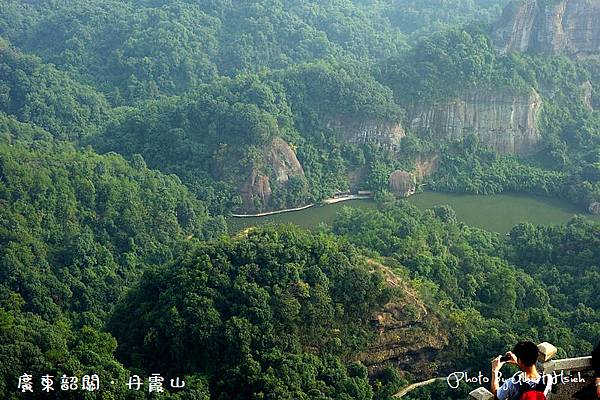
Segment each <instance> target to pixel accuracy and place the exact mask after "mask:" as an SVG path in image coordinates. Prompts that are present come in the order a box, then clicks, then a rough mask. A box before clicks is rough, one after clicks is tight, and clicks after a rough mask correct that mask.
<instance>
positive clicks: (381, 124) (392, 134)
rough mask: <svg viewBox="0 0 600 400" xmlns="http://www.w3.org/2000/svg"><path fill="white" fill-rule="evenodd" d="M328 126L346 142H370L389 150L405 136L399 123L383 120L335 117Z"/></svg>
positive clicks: (398, 144) (397, 144) (394, 148)
mask: <svg viewBox="0 0 600 400" xmlns="http://www.w3.org/2000/svg"><path fill="white" fill-rule="evenodd" d="M328 127H329V128H330V129H333V130H334V131H335V132H336V134H337V135H338V137H340V139H342V140H344V141H347V142H348V143H352V144H366V143H372V144H375V145H377V146H379V147H382V148H385V149H388V150H391V151H396V150H398V148H399V147H400V142H401V141H402V138H404V137H405V136H406V133H405V131H404V129H403V128H402V125H401V124H400V123H394V122H390V121H383V120H361V119H354V118H349V117H346V118H337V119H335V120H333V121H331V122H329V124H328Z"/></svg>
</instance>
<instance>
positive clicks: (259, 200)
mask: <svg viewBox="0 0 600 400" xmlns="http://www.w3.org/2000/svg"><path fill="white" fill-rule="evenodd" d="M295 176H301V177H304V170H303V169H302V165H300V162H299V161H298V158H297V157H296V153H294V151H293V150H292V148H291V147H290V146H289V145H288V144H287V143H286V142H285V141H284V140H283V139H281V138H275V139H273V141H272V142H271V146H269V147H268V148H267V149H265V152H264V158H262V159H260V160H257V162H256V163H255V165H253V167H252V169H251V171H250V174H249V176H248V178H247V179H246V180H245V181H244V182H243V183H242V185H241V187H240V193H241V195H242V202H243V203H242V208H243V209H244V211H249V212H254V211H257V210H265V209H269V207H270V202H271V195H272V193H273V191H272V185H273V184H277V185H279V186H285V185H286V184H287V183H288V181H289V180H290V178H292V177H295Z"/></svg>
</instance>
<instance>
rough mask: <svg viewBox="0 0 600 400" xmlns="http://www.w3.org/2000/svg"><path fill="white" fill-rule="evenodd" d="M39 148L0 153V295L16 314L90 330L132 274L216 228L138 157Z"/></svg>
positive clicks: (4, 148)
mask: <svg viewBox="0 0 600 400" xmlns="http://www.w3.org/2000/svg"><path fill="white" fill-rule="evenodd" d="M45 147H46V148H44V149H37V150H29V149H26V148H24V147H21V146H20V145H18V144H17V145H7V144H1V145H0V154H1V157H0V160H1V164H0V178H1V179H0V196H1V198H0V202H1V203H2V204H3V207H2V209H1V211H0V213H2V215H3V217H2V248H3V250H4V251H3V254H2V265H3V268H2V275H1V277H2V279H1V282H2V290H3V292H4V293H12V292H14V293H18V295H19V296H20V297H22V298H23V300H24V301H25V303H24V310H26V311H31V312H35V313H36V314H38V315H41V316H42V317H43V318H45V319H47V320H52V319H54V318H57V317H58V316H59V315H61V313H62V312H66V313H68V314H69V315H72V316H73V318H75V319H76V320H78V321H79V323H80V324H82V323H86V324H91V325H93V326H99V323H101V321H102V320H103V319H104V317H105V315H106V313H107V312H108V311H109V310H110V307H111V304H112V303H114V301H115V300H116V299H117V298H118V297H119V296H120V294H121V292H122V290H123V289H124V286H125V285H126V284H128V282H131V281H132V280H135V276H136V274H137V273H139V271H142V270H143V269H145V268H146V267H147V265H150V264H162V263H164V262H167V261H168V260H169V259H170V258H171V257H172V255H173V253H174V251H175V250H176V248H177V246H179V245H180V244H178V243H181V242H182V241H183V240H182V239H183V238H185V237H187V236H192V235H193V236H195V237H197V238H200V239H206V238H210V237H213V236H214V235H217V234H219V233H221V232H222V230H223V229H224V228H223V225H220V226H219V223H216V222H218V221H216V220H212V219H210V218H209V217H208V215H207V212H206V209H205V208H204V207H203V205H202V204H201V203H200V202H199V201H198V200H196V199H195V198H194V197H193V196H191V195H190V193H189V192H188V191H187V189H186V188H185V187H184V186H183V185H182V184H181V182H180V181H179V180H178V179H177V178H176V177H173V176H170V177H167V176H164V175H162V174H160V173H157V172H154V171H150V170H148V169H147V168H146V166H145V164H144V162H143V160H142V159H141V158H139V157H138V158H136V160H135V161H134V162H133V164H132V165H130V164H128V163H127V162H126V161H125V160H123V159H122V158H121V157H120V156H117V155H116V154H113V155H106V156H99V155H96V154H94V153H92V152H90V151H84V152H80V151H77V150H75V149H73V148H72V147H71V146H68V145H55V146H53V145H52V144H47V145H46V146H45ZM71 313H72V314H71Z"/></svg>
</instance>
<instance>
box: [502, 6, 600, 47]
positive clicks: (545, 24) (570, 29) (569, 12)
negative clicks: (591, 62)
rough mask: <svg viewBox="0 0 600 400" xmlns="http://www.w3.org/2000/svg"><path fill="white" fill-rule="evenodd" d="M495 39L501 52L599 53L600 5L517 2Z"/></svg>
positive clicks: (506, 13)
mask: <svg viewBox="0 0 600 400" xmlns="http://www.w3.org/2000/svg"><path fill="white" fill-rule="evenodd" d="M492 39H493V41H494V44H495V45H496V47H497V48H498V49H499V50H500V51H501V52H515V51H519V52H524V51H533V52H538V53H546V54H554V55H557V54H566V55H585V54H590V53H595V52H599V51H600V2H598V1H595V0H557V1H548V0H513V1H511V2H510V4H509V5H508V6H507V7H506V8H505V9H504V12H503V13H502V16H501V17H500V19H499V20H498V21H497V22H496V23H495V25H494V29H493V33H492Z"/></svg>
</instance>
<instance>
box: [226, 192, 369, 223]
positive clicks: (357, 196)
mask: <svg viewBox="0 0 600 400" xmlns="http://www.w3.org/2000/svg"><path fill="white" fill-rule="evenodd" d="M372 198H373V195H361V194H351V195H348V196H341V197H331V198H329V199H325V200H323V201H320V202H317V203H311V204H307V205H305V206H301V207H295V208H286V209H283V210H275V211H267V212H262V213H258V214H231V217H232V218H256V217H267V216H269V215H277V214H284V213H289V212H294V211H302V210H306V209H309V208H312V207H316V206H322V205H330V204H336V203H341V202H343V201H348V200H368V199H372Z"/></svg>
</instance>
